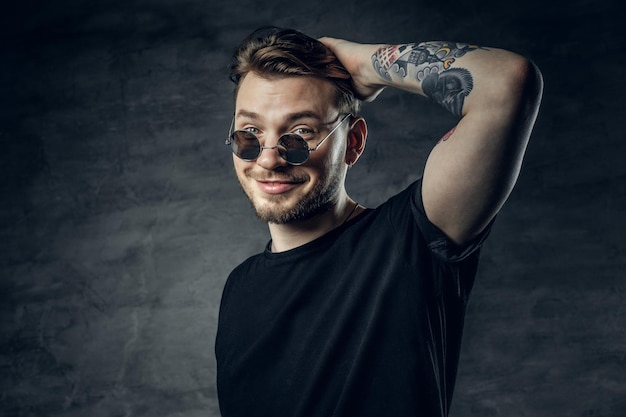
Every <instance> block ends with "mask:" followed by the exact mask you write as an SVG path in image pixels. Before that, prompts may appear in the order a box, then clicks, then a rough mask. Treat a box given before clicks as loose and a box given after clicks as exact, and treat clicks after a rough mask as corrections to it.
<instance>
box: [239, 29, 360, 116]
mask: <svg viewBox="0 0 626 417" xmlns="http://www.w3.org/2000/svg"><path fill="white" fill-rule="evenodd" d="M250 72H254V73H255V74H258V75H259V76H261V77H288V76H313V77H318V78H321V79H325V80H328V81H330V82H331V83H332V85H333V87H334V89H335V91H336V94H335V104H336V105H337V108H338V109H339V110H340V112H342V113H352V114H353V115H355V116H356V115H357V114H358V113H359V111H360V109H361V100H359V99H358V98H356V97H355V95H354V92H353V90H352V78H351V76H350V73H349V72H348V71H347V70H346V69H345V67H344V66H343V65H342V64H341V62H339V60H338V59H337V57H336V56H335V54H333V52H332V51H331V50H330V49H328V48H327V47H326V46H325V45H324V44H323V43H321V42H320V41H318V40H317V39H314V38H311V37H310V36H307V35H305V34H304V33H302V32H299V31H297V30H294V29H282V28H278V27H263V28H260V29H257V30H255V31H254V32H252V33H251V34H250V35H249V36H248V37H247V38H246V39H244V40H243V41H242V42H241V44H240V45H239V47H238V48H237V50H236V51H235V54H234V55H233V60H232V63H231V66H230V79H231V80H232V81H233V82H234V83H235V96H236V95H237V92H238V91H239V86H240V85H241V82H242V81H243V79H244V78H245V76H246V75H247V74H248V73H250Z"/></svg>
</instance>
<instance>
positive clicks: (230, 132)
mask: <svg viewBox="0 0 626 417" xmlns="http://www.w3.org/2000/svg"><path fill="white" fill-rule="evenodd" d="M350 116H352V113H346V115H345V116H344V117H343V118H342V119H341V120H340V121H339V123H337V126H335V127H334V128H332V130H331V131H330V132H328V135H326V137H324V139H322V140H321V141H320V142H319V143H318V144H317V145H315V147H314V148H311V147H310V146H309V144H308V143H307V141H306V140H305V139H304V138H303V137H302V136H300V135H298V134H296V133H285V134H283V135H280V137H279V138H278V141H277V142H276V146H263V145H261V141H260V140H259V138H258V137H257V135H255V134H254V133H250V132H248V131H246V130H242V129H238V130H235V131H233V129H234V127H235V117H234V116H233V120H232V122H231V123H230V129H229V130H228V138H227V139H226V142H225V144H226V145H229V146H230V150H231V151H232V153H233V154H234V155H235V156H236V157H237V158H239V159H241V160H242V161H246V162H252V161H256V160H257V159H258V158H259V156H261V152H263V150H264V149H277V148H278V146H279V144H280V141H281V139H282V138H283V137H285V136H295V137H296V138H297V139H299V140H301V141H302V143H304V145H305V146H306V151H307V157H306V159H305V160H304V161H302V162H290V161H288V160H287V158H286V157H285V156H283V155H282V153H280V152H279V153H278V154H279V155H280V157H281V158H282V159H283V160H284V161H285V162H287V163H288V164H289V165H302V164H304V163H305V162H306V161H308V160H309V157H310V156H311V152H313V151H316V150H317V149H318V148H319V147H320V146H322V143H324V142H325V141H326V139H328V138H329V137H331V136H332V134H333V133H335V131H336V130H337V129H339V127H340V126H341V125H342V124H343V122H344V121H346V120H347V119H348V118H349V117H350ZM237 132H245V133H246V134H248V135H251V136H254V137H255V138H256V140H257V142H258V144H259V153H258V154H257V156H256V157H255V158H253V159H247V158H242V157H241V156H239V155H238V154H237V153H235V149H234V148H233V146H232V144H233V142H234V140H233V138H234V136H235V133H237ZM285 149H287V148H286V147H285Z"/></svg>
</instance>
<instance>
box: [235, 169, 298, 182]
mask: <svg viewBox="0 0 626 417" xmlns="http://www.w3.org/2000/svg"><path fill="white" fill-rule="evenodd" d="M244 173H245V175H246V177H248V178H251V179H253V180H255V181H261V182H273V181H275V182H305V181H308V180H309V176H308V175H306V174H305V173H295V172H294V173H287V172H276V171H272V172H264V173H262V172H255V171H253V170H252V169H249V170H246V171H245V172H244Z"/></svg>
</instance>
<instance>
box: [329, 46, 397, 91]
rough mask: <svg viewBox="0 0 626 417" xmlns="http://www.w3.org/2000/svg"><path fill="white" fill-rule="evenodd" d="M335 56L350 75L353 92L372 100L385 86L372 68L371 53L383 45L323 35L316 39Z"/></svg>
mask: <svg viewBox="0 0 626 417" xmlns="http://www.w3.org/2000/svg"><path fill="white" fill-rule="evenodd" d="M318 40H319V41H320V42H322V43H323V44H324V45H326V47H328V48H329V49H330V50H331V51H333V53H334V54H335V55H336V56H337V58H338V59H339V61H341V63H342V64H343V66H344V67H345V68H346V69H347V70H348V72H350V75H351V76H352V84H353V88H354V92H355V94H356V95H357V96H358V97H359V98H360V99H361V100H365V101H373V100H374V99H375V98H376V97H377V96H378V95H379V94H380V93H381V92H382V91H383V89H384V88H385V84H383V83H382V79H381V78H380V77H379V76H378V75H377V74H376V72H375V71H374V70H373V68H372V59H371V57H372V55H373V54H374V53H375V52H376V51H377V50H378V49H379V48H380V47H381V46H384V45H367V44H359V43H355V42H350V41H346V40H343V39H336V38H330V37H323V38H319V39H318Z"/></svg>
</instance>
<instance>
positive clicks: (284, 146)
mask: <svg viewBox="0 0 626 417" xmlns="http://www.w3.org/2000/svg"><path fill="white" fill-rule="evenodd" d="M278 144H279V147H278V150H279V152H280V155H281V156H282V157H283V158H284V159H285V161H287V162H289V163H290V164H303V163H304V162H306V160H307V159H309V147H308V145H307V144H306V141H305V140H304V139H302V137H301V136H298V135H283V136H281V138H280V140H279V141H278Z"/></svg>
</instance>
